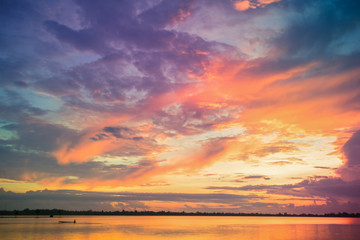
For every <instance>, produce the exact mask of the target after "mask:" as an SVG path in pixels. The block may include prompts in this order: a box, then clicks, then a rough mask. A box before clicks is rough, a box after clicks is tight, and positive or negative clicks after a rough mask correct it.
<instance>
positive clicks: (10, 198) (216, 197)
mask: <svg viewBox="0 0 360 240" xmlns="http://www.w3.org/2000/svg"><path fill="white" fill-rule="evenodd" d="M0 196H1V203H2V206H4V209H11V210H12V209H22V208H50V209H51V208H56V207H62V206H67V207H66V209H69V206H70V205H68V203H72V204H73V205H72V208H71V209H76V210H88V209H94V210H101V209H108V210H112V209H113V205H114V204H113V203H117V204H116V209H117V207H118V204H120V205H121V204H126V205H127V204H131V203H134V202H138V203H144V202H152V201H162V202H184V203H192V202H193V203H204V202H205V203H219V204H231V203H234V204H235V203H241V202H243V203H246V202H248V201H250V200H253V199H261V197H259V196H256V195H238V194H221V193H209V194H206V193H203V194H201V193H199V194H196V193H194V194H192V193H130V192H108V193H104V192H90V191H76V190H57V191H52V190H42V191H28V192H26V193H14V192H11V191H5V190H4V189H3V188H0ZM111 204H113V205H111ZM132 205H133V204H132ZM142 206H144V205H142Z"/></svg>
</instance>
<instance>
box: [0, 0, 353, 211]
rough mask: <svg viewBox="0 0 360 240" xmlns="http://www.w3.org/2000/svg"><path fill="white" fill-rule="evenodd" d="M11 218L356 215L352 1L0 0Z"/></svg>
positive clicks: (1, 123) (1, 137)
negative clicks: (96, 213) (33, 214)
mask: <svg viewBox="0 0 360 240" xmlns="http://www.w3.org/2000/svg"><path fill="white" fill-rule="evenodd" d="M24 208H33V209H35V208H63V209H69V210H71V209H79V210H88V209H93V210H123V209H125V210H135V209H136V210H153V211H162V210H164V211H168V210H170V211H186V212H194V211H209V212H262V213H278V212H288V213H303V212H306V213H325V212H339V211H341V212H344V211H346V212H360V1H355V0H250V1H247V0H241V1H236V0H128V1H119V0H106V1H97V0H91V1H90V0H74V1H72V0H66V1H57V0H42V1H32V0H28V1H27V0H1V1H0V209H9V210H13V209H24Z"/></svg>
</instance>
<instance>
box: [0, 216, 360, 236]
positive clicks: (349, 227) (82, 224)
mask: <svg viewBox="0 0 360 240" xmlns="http://www.w3.org/2000/svg"><path fill="white" fill-rule="evenodd" d="M74 219H76V224H74V223H62V224H60V223H59V221H73V220H74ZM359 236H360V219H359V218H317V217H313V218H311V217H310V218H308V217H238V216H236V217H229V216H221V217H220V216H63V217H61V218H57V217H54V218H50V217H38V218H36V217H16V218H14V217H6V218H4V217H0V239H1V240H10V239H11V240H12V239H14V240H15V239H16V240H19V239H37V240H45V239H46V240H48V239H69V240H75V239H76V240H78V239H86V240H92V239H94V240H100V239H127V240H128V239H141V240H148V239H182V240H184V239H197V240H199V239H226V240H229V239H241V240H248V239H262V240H266V239H278V240H280V239H281V240H284V239H289V240H290V239H291V240H296V239H299V240H300V239H301V240H304V239H305V240H312V239H331V240H335V239H336V240H338V239H346V240H357V239H359Z"/></svg>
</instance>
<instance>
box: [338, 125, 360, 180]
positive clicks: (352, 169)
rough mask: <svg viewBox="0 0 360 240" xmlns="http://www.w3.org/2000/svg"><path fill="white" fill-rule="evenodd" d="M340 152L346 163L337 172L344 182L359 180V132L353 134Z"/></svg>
mask: <svg viewBox="0 0 360 240" xmlns="http://www.w3.org/2000/svg"><path fill="white" fill-rule="evenodd" d="M342 150H343V152H344V154H345V157H346V162H345V163H344V165H343V166H341V167H340V168H339V169H338V170H337V172H338V173H339V174H340V175H341V178H342V179H344V180H345V181H355V180H360V131H357V132H355V133H354V134H353V135H352V136H351V138H350V139H349V140H348V141H347V142H346V143H345V144H344V146H343V147H342Z"/></svg>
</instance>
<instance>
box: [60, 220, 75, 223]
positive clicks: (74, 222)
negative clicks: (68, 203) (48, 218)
mask: <svg viewBox="0 0 360 240" xmlns="http://www.w3.org/2000/svg"><path fill="white" fill-rule="evenodd" d="M59 223H76V220H74V221H59Z"/></svg>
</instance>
